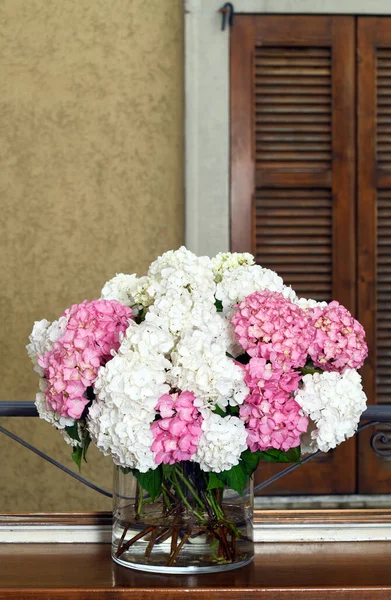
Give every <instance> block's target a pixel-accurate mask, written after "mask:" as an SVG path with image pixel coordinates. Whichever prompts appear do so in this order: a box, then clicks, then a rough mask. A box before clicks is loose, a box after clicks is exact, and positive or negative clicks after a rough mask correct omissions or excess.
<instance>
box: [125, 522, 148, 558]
mask: <svg viewBox="0 0 391 600" xmlns="http://www.w3.org/2000/svg"><path fill="white" fill-rule="evenodd" d="M153 529H155V526H154V525H150V526H149V527H146V528H145V529H143V530H142V531H140V533H137V534H136V535H135V536H134V537H132V539H131V540H129V541H128V542H126V544H124V545H123V546H122V548H118V550H117V552H116V557H117V558H118V557H119V556H121V554H123V553H124V552H126V550H128V549H129V548H130V546H131V545H132V544H135V543H136V542H137V541H138V540H140V539H141V538H143V537H144V536H145V535H147V533H149V532H150V531H152V530H153Z"/></svg>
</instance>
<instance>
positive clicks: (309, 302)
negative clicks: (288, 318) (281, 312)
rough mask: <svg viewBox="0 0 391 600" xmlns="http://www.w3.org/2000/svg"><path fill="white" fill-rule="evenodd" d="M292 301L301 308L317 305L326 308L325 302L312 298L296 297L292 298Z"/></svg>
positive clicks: (305, 308) (306, 308)
mask: <svg viewBox="0 0 391 600" xmlns="http://www.w3.org/2000/svg"><path fill="white" fill-rule="evenodd" d="M293 302H294V303H295V304H297V305H298V306H300V308H301V309H302V310H308V309H311V308H315V307H317V306H318V307H319V308H326V306H327V302H318V301H317V300H313V299H312V298H296V299H294V300H293Z"/></svg>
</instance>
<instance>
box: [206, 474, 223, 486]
mask: <svg viewBox="0 0 391 600" xmlns="http://www.w3.org/2000/svg"><path fill="white" fill-rule="evenodd" d="M223 487H225V483H224V481H222V480H221V479H220V477H219V475H218V473H213V472H210V473H209V477H208V487H207V489H208V490H215V489H217V488H223Z"/></svg>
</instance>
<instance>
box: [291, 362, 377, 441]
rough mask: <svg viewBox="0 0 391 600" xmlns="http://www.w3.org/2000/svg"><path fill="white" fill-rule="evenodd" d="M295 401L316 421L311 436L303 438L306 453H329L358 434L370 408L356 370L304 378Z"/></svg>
mask: <svg viewBox="0 0 391 600" xmlns="http://www.w3.org/2000/svg"><path fill="white" fill-rule="evenodd" d="M295 400H296V402H297V403H298V404H299V405H300V406H301V408H302V410H303V412H304V414H305V415H307V416H308V417H309V418H310V419H311V422H312V425H311V429H310V431H309V435H305V436H303V439H302V451H303V452H315V451H316V450H322V452H328V450H330V449H331V448H335V447H336V446H337V445H338V444H340V443H341V442H343V441H344V440H346V439H348V438H349V437H351V436H352V435H354V433H355V431H356V429H357V426H358V423H359V420H360V417H361V414H362V412H363V411H364V410H365V408H366V395H365V393H364V391H363V389H362V385H361V376H360V375H359V374H358V373H357V371H356V370H355V369H346V370H345V371H344V373H343V374H342V375H341V374H340V373H337V372H332V373H330V372H327V371H326V372H324V373H314V374H313V375H305V376H304V377H303V386H302V387H301V388H300V389H299V390H297V391H296V392H295Z"/></svg>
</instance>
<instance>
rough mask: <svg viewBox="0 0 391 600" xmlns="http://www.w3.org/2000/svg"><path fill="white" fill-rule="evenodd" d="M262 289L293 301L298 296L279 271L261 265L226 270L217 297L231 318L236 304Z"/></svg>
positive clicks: (218, 286) (218, 287)
mask: <svg viewBox="0 0 391 600" xmlns="http://www.w3.org/2000/svg"><path fill="white" fill-rule="evenodd" d="M262 290H271V291H272V292H280V293H281V294H283V295H284V296H285V298H288V299H289V300H292V301H293V300H294V299H295V298H296V294H295V292H294V291H293V290H292V288H290V287H287V286H286V285H284V282H283V280H282V278H281V277H280V276H279V275H277V273H275V272H274V271H271V270H270V269H264V268H263V267H261V266H260V265H253V266H239V267H237V268H236V269H234V270H233V271H225V272H224V273H223V275H222V280H221V281H220V283H218V284H217V286H216V298H217V299H218V300H220V301H221V303H222V305H223V313H224V314H226V316H227V318H230V317H231V316H232V314H233V307H234V306H235V304H238V303H239V302H241V301H242V300H244V299H245V297H246V296H249V295H250V294H252V293H253V292H256V291H262Z"/></svg>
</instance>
